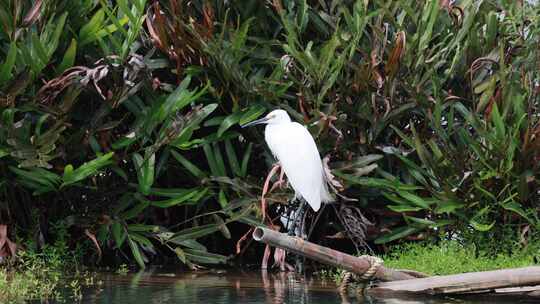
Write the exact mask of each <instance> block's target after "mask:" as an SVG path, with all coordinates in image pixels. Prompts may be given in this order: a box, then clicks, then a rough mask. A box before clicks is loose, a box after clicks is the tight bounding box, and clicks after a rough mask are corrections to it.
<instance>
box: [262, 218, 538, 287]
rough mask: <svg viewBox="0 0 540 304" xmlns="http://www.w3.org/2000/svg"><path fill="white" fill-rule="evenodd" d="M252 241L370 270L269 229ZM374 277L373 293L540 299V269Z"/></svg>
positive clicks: (364, 261) (364, 263)
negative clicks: (474, 295) (474, 294)
mask: <svg viewBox="0 0 540 304" xmlns="http://www.w3.org/2000/svg"><path fill="white" fill-rule="evenodd" d="M253 238H254V239H255V240H256V241H259V242H263V243H266V244H269V245H271V246H274V247H279V248H283V249H285V250H287V251H289V252H293V253H296V254H300V255H302V256H305V257H307V258H310V259H313V260H315V261H318V262H321V263H324V264H327V265H331V266H335V267H340V268H342V269H345V270H347V271H350V272H353V273H356V274H359V275H363V274H365V273H366V272H367V271H368V270H369V269H370V268H371V262H370V259H369V258H367V257H366V258H362V257H355V256H352V255H349V254H346V253H343V252H339V251H337V250H333V249H330V248H327V247H324V246H319V245H317V244H314V243H311V242H308V241H305V240H302V239H300V238H298V237H292V236H288V235H286V234H284V233H279V232H276V231H273V230H270V229H266V228H262V227H257V228H256V229H255V231H254V232H253ZM373 278H374V279H375V280H377V281H380V282H379V283H376V284H374V285H373V286H372V287H371V288H370V289H369V290H368V293H370V294H371V293H372V294H388V293H416V294H431V295H443V294H444V295H449V294H454V295H455V294H471V293H492V294H506V295H512V294H515V295H527V296H532V297H540V267H525V268H515V269H503V270H494V271H483V272H470V273H463V274H455V275H446V276H432V277H422V274H421V273H418V272H415V271H412V270H396V269H390V268H386V267H384V266H381V267H379V268H378V270H377V271H376V272H375V274H374V276H373Z"/></svg>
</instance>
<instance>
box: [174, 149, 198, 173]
mask: <svg viewBox="0 0 540 304" xmlns="http://www.w3.org/2000/svg"><path fill="white" fill-rule="evenodd" d="M171 154H172V156H173V157H174V158H175V159H176V160H177V161H178V162H179V163H180V164H181V165H182V166H183V167H184V168H186V170H188V172H189V173H191V174H192V175H193V176H195V177H197V178H199V179H202V178H204V177H206V173H204V172H203V171H202V170H201V169H199V168H198V167H197V166H196V165H195V164H193V163H192V162H190V161H189V160H187V159H186V158H185V157H184V156H182V155H181V154H180V153H178V152H176V151H174V150H171Z"/></svg>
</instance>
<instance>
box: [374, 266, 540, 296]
mask: <svg viewBox="0 0 540 304" xmlns="http://www.w3.org/2000/svg"><path fill="white" fill-rule="evenodd" d="M535 285H540V267H524V268H515V269H503V270H493V271H483V272H470V273H463V274H455V275H447V276H433V277H428V278H421V279H411V280H403V281H395V282H381V283H379V284H377V285H376V287H374V289H378V290H386V291H394V292H413V293H428V294H457V293H470V292H475V291H493V290H495V289H500V288H510V287H523V286H535ZM374 291H376V290H374Z"/></svg>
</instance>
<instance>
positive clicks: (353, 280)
mask: <svg viewBox="0 0 540 304" xmlns="http://www.w3.org/2000/svg"><path fill="white" fill-rule="evenodd" d="M359 258H360V259H367V260H368V261H369V262H370V267H369V268H368V269H367V270H366V271H365V272H364V273H363V274H356V273H354V272H350V271H346V272H345V273H344V274H343V276H342V278H341V284H340V285H339V288H338V290H339V292H340V293H341V294H343V295H346V294H347V293H348V290H349V289H350V288H352V289H354V290H355V291H356V293H362V292H363V291H364V290H365V289H366V287H368V286H369V285H370V283H371V282H372V280H373V278H374V276H375V274H376V273H377V271H379V268H380V267H381V266H382V265H383V264H384V261H383V259H381V258H379V257H376V256H370V255H361V256H360V257H359Z"/></svg>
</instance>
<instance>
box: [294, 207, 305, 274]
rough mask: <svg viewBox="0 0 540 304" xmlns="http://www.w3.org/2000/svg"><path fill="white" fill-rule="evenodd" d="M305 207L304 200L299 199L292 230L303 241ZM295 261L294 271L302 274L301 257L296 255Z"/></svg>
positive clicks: (302, 264)
mask: <svg viewBox="0 0 540 304" xmlns="http://www.w3.org/2000/svg"><path fill="white" fill-rule="evenodd" d="M306 205H307V203H306V200H305V199H303V198H302V199H300V205H299V206H298V208H297V209H296V216H295V219H294V223H295V227H294V230H293V231H294V234H295V235H296V236H297V237H299V238H301V239H304V235H305V234H304V216H305V213H306ZM297 229H298V231H297ZM295 260H296V271H297V272H298V273H303V272H304V263H303V260H304V259H303V257H302V256H300V255H299V254H297V255H296V256H295Z"/></svg>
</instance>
